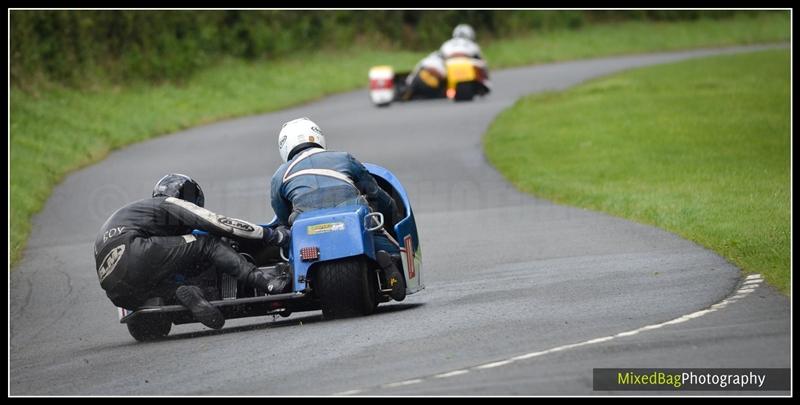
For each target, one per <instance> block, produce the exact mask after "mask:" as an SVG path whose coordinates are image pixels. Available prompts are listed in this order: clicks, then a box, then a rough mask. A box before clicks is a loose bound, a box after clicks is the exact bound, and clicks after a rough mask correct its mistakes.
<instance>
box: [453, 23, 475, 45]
mask: <svg viewBox="0 0 800 405" xmlns="http://www.w3.org/2000/svg"><path fill="white" fill-rule="evenodd" d="M453 38H464V39H468V40H470V41H475V30H474V29H472V27H471V26H470V25H469V24H458V25H456V28H454V29H453Z"/></svg>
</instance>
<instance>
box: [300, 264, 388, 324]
mask: <svg viewBox="0 0 800 405" xmlns="http://www.w3.org/2000/svg"><path fill="white" fill-rule="evenodd" d="M314 286H315V288H316V291H317V296H319V298H320V302H321V304H322V315H323V316H324V317H325V318H326V319H336V318H346V317H349V316H360V315H369V314H372V313H373V312H375V308H376V307H377V306H378V287H377V275H376V274H375V271H373V270H370V269H368V268H367V265H366V263H365V261H364V260H363V259H345V260H341V261H337V262H330V263H324V264H322V265H320V267H319V268H318V269H317V270H316V272H315V274H314Z"/></svg>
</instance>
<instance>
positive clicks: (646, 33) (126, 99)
mask: <svg viewBox="0 0 800 405" xmlns="http://www.w3.org/2000/svg"><path fill="white" fill-rule="evenodd" d="M679 39H680V40H679ZM788 39H789V19H788V13H776V14H769V15H760V16H758V17H757V18H751V17H743V18H734V19H729V20H699V21H694V22H675V23H657V24H656V23H650V24H647V23H620V24H609V25H598V26H588V27H585V28H583V29H581V30H578V31H554V32H549V33H545V34H541V35H538V34H537V35H529V36H525V37H522V38H520V39H515V40H498V41H493V42H487V43H484V44H483V47H484V52H485V54H486V56H487V59H488V60H489V62H490V66H491V67H500V66H515V65H522V64H530V63H539V62H547V61H552V60H565V59H573V58H578V57H595V56H605V55H610V54H618V53H625V52H638V51H659V50H667V49H676V48H691V47H702V46H718V45H733V44H743V43H753V42H775V41H787V40H788ZM424 55H425V52H402V51H390V50H373V49H366V48H364V47H355V48H354V49H352V50H349V51H339V52H334V51H324V52H319V53H313V54H301V55H295V56H294V57H292V58H287V59H282V60H277V61H266V62H258V63H246V62H243V61H240V60H226V61H221V62H219V63H216V64H214V65H211V66H209V68H208V69H207V70H205V71H203V72H200V73H198V74H195V75H193V76H191V77H187V78H186V79H185V80H184V81H183V83H182V84H180V85H176V84H161V85H154V84H148V83H141V82H137V83H128V84H126V85H125V86H114V85H112V84H109V83H107V82H103V81H98V82H97V83H94V84H93V85H92V86H91V88H90V89H82V90H79V89H72V88H66V87H64V86H61V85H60V84H58V83H48V82H46V81H42V82H41V83H39V84H38V85H35V86H32V87H29V88H25V89H21V88H16V87H15V88H12V91H11V97H10V98H11V117H10V135H11V190H10V194H11V224H10V227H11V261H12V263H16V262H17V261H18V260H19V258H20V256H21V253H22V251H23V249H24V246H25V242H26V240H27V237H28V234H29V232H30V219H31V217H32V215H33V214H35V213H36V212H38V211H39V210H40V209H41V207H42V205H43V204H44V202H45V201H46V199H47V198H48V197H49V195H50V192H51V190H52V188H53V187H54V186H55V185H56V184H58V182H60V181H61V179H63V178H64V176H65V175H66V174H67V173H69V172H70V171H72V170H75V169H78V168H80V167H83V166H86V165H88V164H91V163H93V162H96V161H98V160H100V159H102V158H103V157H105V156H106V154H107V153H108V152H109V151H111V150H113V149H116V148H120V147H123V146H125V145H128V144H131V143H133V142H139V141H142V140H145V139H149V138H152V137H155V136H158V135H161V134H166V133H171V132H174V131H177V130H180V129H183V128H188V127H191V126H196V125H199V124H204V123H208V122H213V121H217V120H221V119H225V118H231V117H236V116H242V115H247V114H255V113H263V112H267V111H273V110H277V109H281V108H285V107H288V106H291V105H296V104H299V103H303V102H308V101H310V100H314V99H318V98H320V97H323V96H325V95H329V94H332V93H336V92H341V91H345V90H351V89H355V88H358V87H363V86H365V85H366V74H367V70H368V69H369V67H370V66H372V65H376V64H385V63H388V64H392V65H394V66H396V67H397V68H398V69H410V68H411V67H412V66H413V65H414V64H415V63H416V62H417V61H418V60H419V59H420V58H421V57H422V56H424ZM364 108H370V107H369V105H368V102H367V101H366V100H365V105H364Z"/></svg>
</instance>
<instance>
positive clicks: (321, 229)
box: [306, 222, 344, 235]
mask: <svg viewBox="0 0 800 405" xmlns="http://www.w3.org/2000/svg"><path fill="white" fill-rule="evenodd" d="M343 230H344V222H329V223H327V224H317V225H309V226H308V227H306V231H307V233H308V234H309V235H316V234H319V233H327V232H338V231H343Z"/></svg>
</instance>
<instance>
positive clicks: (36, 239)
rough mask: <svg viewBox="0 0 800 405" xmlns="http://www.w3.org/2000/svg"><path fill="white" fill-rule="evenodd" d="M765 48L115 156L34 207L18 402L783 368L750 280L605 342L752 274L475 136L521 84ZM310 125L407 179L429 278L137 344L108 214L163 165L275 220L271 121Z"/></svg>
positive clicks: (24, 280)
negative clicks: (112, 285)
mask: <svg viewBox="0 0 800 405" xmlns="http://www.w3.org/2000/svg"><path fill="white" fill-rule="evenodd" d="M758 49H762V47H759V46H750V47H738V48H728V49H711V50H696V51H686V52H672V53H661V54H647V55H637V56H624V57H614V58H603V59H594V60H587V61H575V62H565V63H556V64H548V65H540V66H534V67H524V68H516V69H509V70H503V71H496V72H494V74H493V77H492V79H493V82H494V85H495V88H494V92H493V93H492V94H491V95H490V96H489V97H487V98H485V99H481V100H477V101H475V102H472V103H459V104H454V103H449V102H447V101H444V100H436V101H421V102H415V103H408V104H398V105H393V106H391V107H389V108H386V109H378V108H374V107H372V106H371V105H370V104H369V101H368V97H367V94H366V91H365V90H361V91H355V92H351V93H346V94H341V95H336V96H332V97H328V98H325V99H323V100H320V101H318V102H314V103H311V104H307V105H303V106H300V107H296V108H292V109H289V110H284V111H280V112H276V113H271V114H265V115H259V116H253V117H246V118H241V119H235V120H230V121H225V122H220V123H216V124H212V125H207V126H203V127H198V128H193V129H190V130H187V131H183V132H180V133H176V134H173V135H170V136H165V137H161V138H158V139H154V140H151V141H148V142H144V143H140V144H136V145H133V146H130V147H128V148H125V149H123V150H120V151H117V152H114V153H112V154H111V155H110V156H109V157H108V158H107V159H105V160H104V161H102V162H100V163H98V164H96V165H93V166H91V167H88V168H85V169H83V170H80V171H77V172H75V173H73V174H71V175H70V176H68V177H67V178H66V179H65V181H64V182H63V183H62V184H61V185H59V186H58V187H56V189H55V190H54V192H53V194H52V196H51V198H50V199H49V201H48V202H47V204H46V206H45V208H44V210H43V211H42V212H41V213H40V214H38V215H37V216H36V217H35V218H34V220H33V230H32V233H31V237H30V241H29V244H28V247H27V249H26V251H25V256H24V259H23V260H22V261H21V262H20V264H19V265H18V266H17V267H16V268H15V269H14V270H13V271H12V272H11V273H10V276H9V279H10V280H9V282H10V288H9V332H10V333H9V336H10V340H9V345H10V348H9V363H10V364H9V393H10V395H330V394H356V395H358V394H360V395H592V394H597V393H596V392H593V391H592V368H594V367H762V368H765V367H790V364H791V363H790V362H791V360H790V339H789V337H790V336H789V335H790V332H789V329H790V326H789V323H790V321H789V319H790V309H789V300H788V298H787V297H786V296H783V295H781V294H779V293H777V292H776V291H775V290H774V289H772V288H771V287H768V286H766V285H763V284H758V283H754V284H748V285H752V286H754V287H755V288H754V289H748V292H749V294H738V295H736V297H737V298H738V300H736V302H732V303H730V304H729V305H725V306H720V307H718V308H719V310H716V311H713V312H708V313H705V312H704V313H702V316H698V317H696V318H693V319H688V320H686V321H685V322H680V323H674V324H669V325H665V326H663V327H658V328H655V327H654V328H652V329H649V330H644V331H641V332H640V333H636V334H629V335H623V336H617V337H616V338H614V339H608V340H602V339H600V340H597V341H595V340H596V339H598V338H602V337H609V336H615V335H617V334H619V333H620V332H625V331H633V330H637V329H638V328H641V327H643V326H645V325H654V324H659V323H663V322H666V321H670V320H673V319H676V318H680V317H682V316H684V315H686V314H692V313H696V312H697V311H701V310H703V309H707V308H710V306H712V305H713V304H715V303H717V302H719V301H721V300H723V299H725V298H726V297H731V295H732V294H734V293H735V291H736V289H737V288H739V287H740V286H741V285H742V283H743V279H742V277H741V275H740V272H739V270H738V269H737V268H735V267H734V266H733V265H731V264H729V263H728V262H727V261H725V260H724V259H722V258H721V257H719V256H718V255H716V254H715V253H713V252H710V251H708V250H706V249H704V248H702V247H700V246H698V245H696V244H694V243H692V242H688V241H686V240H683V239H681V238H679V237H677V236H675V235H673V234H670V233H667V232H664V231H662V230H659V229H656V228H653V227H650V226H644V225H640V224H636V223H632V222H629V221H626V220H622V219H619V218H615V217H611V216H608V215H605V214H601V213H596V212H590V211H586V210H582V209H577V208H571V207H564V206H559V205H555V204H552V203H550V202H547V201H543V200H540V199H536V198H533V197H530V196H528V195H525V194H522V193H519V192H518V191H516V190H515V189H514V188H513V187H512V186H510V185H509V184H508V183H506V182H505V181H504V179H503V178H502V177H501V176H500V175H499V174H498V173H497V172H496V171H495V170H494V169H493V168H492V167H491V166H490V165H489V164H488V163H487V161H486V159H485V158H484V155H483V152H482V148H481V135H482V134H483V133H484V132H485V130H486V129H487V126H488V125H489V124H490V122H491V121H492V120H493V118H494V117H495V116H496V115H497V114H498V113H499V112H500V111H502V110H503V109H505V108H507V107H509V106H511V105H512V104H513V103H514V102H515V101H516V100H517V99H518V98H519V97H521V96H523V95H526V94H529V93H533V92H539V91H545V90H560V89H564V88H567V87H570V86H573V85H576V84H578V83H580V82H582V81H584V80H587V79H590V78H594V77H598V76H602V75H606V74H609V73H613V72H617V71H620V70H623V69H629V68H635V67H640V66H647V65H652V64H658V63H667V62H673V61H679V60H683V59H688V58H694V57H703V56H709V55H715V54H721V53H734V52H748V51H753V50H758ZM365 74H366V72H365ZM265 94H266V96H269V89H266V91H265ZM143 108H147V107H146V106H144V107H143ZM299 116H308V117H311V118H312V119H314V120H315V121H316V122H317V123H318V124H319V125H320V126H321V127H322V128H323V130H324V131H325V133H326V136H327V139H328V143H329V145H328V146H329V148H330V149H334V150H347V151H350V152H352V153H353V154H354V155H355V156H357V157H358V158H359V159H361V160H362V161H367V162H374V163H378V164H380V165H382V166H385V167H387V168H389V169H390V170H392V171H393V172H394V173H395V174H396V175H397V176H398V177H399V178H400V180H401V181H402V182H403V183H404V185H405V186H406V188H407V190H408V192H409V194H410V197H411V201H412V204H413V206H414V210H415V213H416V215H417V221H418V225H419V229H420V232H421V238H422V243H423V247H424V269H423V271H424V273H423V275H422V277H423V279H424V281H425V284H426V286H427V289H426V290H424V291H423V292H421V293H419V294H415V295H412V296H409V297H408V298H407V299H406V301H404V302H402V303H390V304H383V305H381V306H380V307H379V311H378V313H377V314H376V315H374V316H369V317H363V318H355V319H346V320H336V321H322V319H321V315H320V313H319V312H308V313H301V314H294V315H292V316H291V317H289V318H287V319H283V318H279V319H277V320H274V319H272V317H268V318H264V317H260V318H246V319H240V320H232V321H228V323H227V324H226V326H225V328H224V329H223V330H221V331H213V330H210V329H207V328H205V327H203V326H202V325H199V324H195V325H181V326H176V327H174V328H173V331H172V333H171V334H170V336H169V337H168V338H167V339H165V340H162V341H158V342H153V343H146V344H143V343H137V342H136V341H134V340H133V339H132V338H131V337H130V336H129V335H128V332H127V330H126V328H125V326H124V325H121V324H119V323H118V321H117V315H116V311H115V308H114V307H113V305H112V304H111V303H110V302H109V301H108V299H107V298H106V297H105V295H104V293H103V291H102V290H101V289H100V287H99V284H98V282H97V278H96V275H95V271H94V268H93V265H94V263H93V258H92V247H91V243H92V241H93V239H94V236H95V232H96V231H97V230H98V229H99V227H100V225H101V224H102V223H103V222H104V220H105V219H106V218H107V216H108V215H110V213H111V212H113V211H114V210H115V209H116V208H118V207H119V206H121V205H123V204H125V203H127V202H129V201H131V200H134V199H138V198H142V197H145V196H148V195H149V193H150V191H151V187H152V185H153V183H154V182H155V181H156V180H157V179H158V178H159V177H160V176H161V175H163V174H164V173H167V172H170V171H178V172H183V173H187V174H189V175H191V176H193V177H194V178H196V179H197V180H198V181H199V182H200V184H201V185H202V186H203V188H204V190H205V192H206V201H207V202H206V205H207V207H208V208H209V209H211V210H213V211H217V212H221V213H225V214H228V215H232V216H237V217H240V218H244V219H248V220H252V221H256V222H265V221H267V220H268V219H269V218H271V216H272V211H271V209H270V208H269V206H268V203H267V193H268V191H267V183H268V181H269V178H270V176H271V175H272V173H273V172H274V170H275V169H276V168H277V166H278V165H279V156H278V153H277V150H276V147H275V138H276V133H277V131H278V130H279V128H280V125H281V124H282V123H283V122H284V121H286V120H288V119H291V118H296V117H299ZM750 290H752V291H750ZM581 342H590V343H589V344H585V345H584V344H581V345H575V344H577V343H581ZM570 345H573V346H570ZM551 349H557V350H551ZM538 352H544V354H542V355H537V356H533V357H531V358H526V359H522V360H519V361H514V362H511V363H502V362H503V361H504V360H506V359H510V358H513V357H514V356H519V355H524V354H526V353H538ZM493 362H500V363H498V364H499V365H498V366H496V367H491V368H480V369H478V368H474V367H476V366H480V365H484V364H490V363H493ZM617 394H619V393H617Z"/></svg>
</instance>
